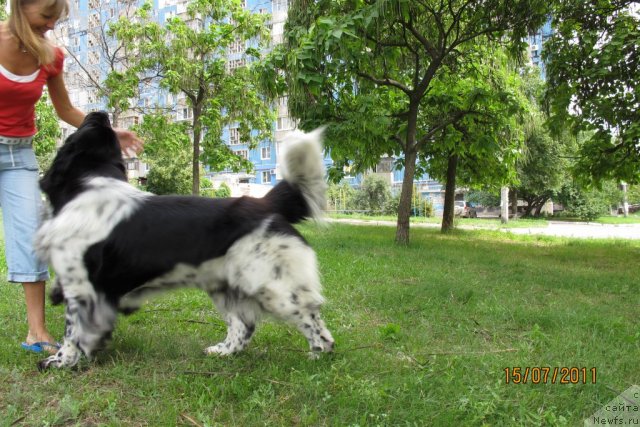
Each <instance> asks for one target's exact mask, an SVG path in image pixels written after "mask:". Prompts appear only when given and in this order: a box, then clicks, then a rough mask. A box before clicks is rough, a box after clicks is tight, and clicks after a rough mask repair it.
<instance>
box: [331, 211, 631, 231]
mask: <svg viewBox="0 0 640 427" xmlns="http://www.w3.org/2000/svg"><path fill="white" fill-rule="evenodd" d="M329 217H330V218H335V219H355V220H362V221H370V222H376V221H390V222H393V223H395V222H396V221H397V218H396V217H394V216H390V215H377V216H371V215H365V214H361V213H352V214H341V213H331V214H330V215H329ZM548 221H566V222H585V221H584V220H582V219H579V218H572V217H565V216H557V217H541V218H517V219H513V218H512V219H510V220H509V221H508V222H507V223H506V224H503V223H502V222H501V221H500V219H499V218H455V219H454V222H455V225H456V226H458V225H463V226H470V227H475V228H487V229H492V230H495V229H499V228H507V229H509V228H533V227H546V226H547V225H548ZM592 222H595V223H600V224H640V212H635V213H633V214H629V216H628V217H626V218H625V217H624V216H622V215H618V216H612V215H609V216H601V217H599V218H597V219H595V220H593V221H592ZM411 223H412V224H433V225H434V226H438V225H440V224H442V218H441V217H411Z"/></svg>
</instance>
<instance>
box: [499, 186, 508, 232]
mask: <svg viewBox="0 0 640 427" xmlns="http://www.w3.org/2000/svg"><path fill="white" fill-rule="evenodd" d="M500 222H501V223H503V224H506V223H507V222H509V187H502V188H501V189H500Z"/></svg>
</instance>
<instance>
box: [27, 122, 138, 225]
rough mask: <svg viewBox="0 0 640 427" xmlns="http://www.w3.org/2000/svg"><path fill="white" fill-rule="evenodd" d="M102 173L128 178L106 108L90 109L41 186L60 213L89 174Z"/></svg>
mask: <svg viewBox="0 0 640 427" xmlns="http://www.w3.org/2000/svg"><path fill="white" fill-rule="evenodd" d="M99 176H102V177H109V178H115V179H119V180H123V181H126V180H127V174H126V169H125V167H124V161H123V159H122V152H121V151H120V145H119V143H118V138H117V137H116V134H115V132H114V131H113V128H112V127H111V123H110V122H109V116H108V115H107V114H106V113H104V112H95V113H89V114H88V115H87V116H86V117H85V119H84V122H83V123H82V125H81V126H80V127H79V128H78V130H77V131H75V132H74V133H72V134H71V135H70V136H69V137H68V138H67V140H66V141H65V143H64V145H63V146H62V147H61V148H60V150H58V153H57V154H56V157H55V159H54V160H53V163H52V164H51V168H49V170H48V171H47V173H45V175H44V177H42V179H41V180H40V188H41V189H42V191H43V192H44V193H45V194H46V195H47V197H48V198H49V202H50V203H51V205H52V207H53V211H54V213H57V212H58V211H59V210H60V209H61V208H62V207H63V206H64V205H65V204H66V203H67V202H69V201H70V200H71V199H73V198H74V197H75V196H76V195H77V194H78V193H80V192H81V191H82V190H83V187H84V185H85V182H86V181H87V179H88V178H91V177H99Z"/></svg>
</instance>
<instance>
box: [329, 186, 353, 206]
mask: <svg viewBox="0 0 640 427" xmlns="http://www.w3.org/2000/svg"><path fill="white" fill-rule="evenodd" d="M355 192H356V190H354V189H353V187H351V186H350V185H349V184H348V183H346V182H341V183H340V184H333V183H332V184H331V185H329V189H328V190H327V209H328V210H334V211H343V212H346V211H349V210H352V209H353V197H354V195H355Z"/></svg>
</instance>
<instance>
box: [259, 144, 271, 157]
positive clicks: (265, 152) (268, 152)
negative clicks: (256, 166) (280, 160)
mask: <svg viewBox="0 0 640 427" xmlns="http://www.w3.org/2000/svg"><path fill="white" fill-rule="evenodd" d="M260 158H261V159H262V160H268V159H270V158H271V147H262V149H261V150H260Z"/></svg>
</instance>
